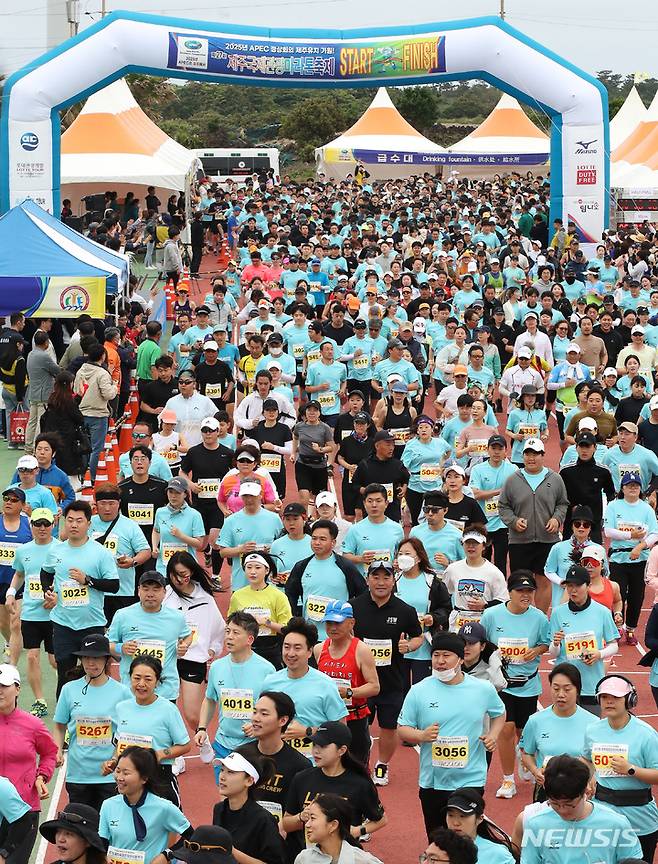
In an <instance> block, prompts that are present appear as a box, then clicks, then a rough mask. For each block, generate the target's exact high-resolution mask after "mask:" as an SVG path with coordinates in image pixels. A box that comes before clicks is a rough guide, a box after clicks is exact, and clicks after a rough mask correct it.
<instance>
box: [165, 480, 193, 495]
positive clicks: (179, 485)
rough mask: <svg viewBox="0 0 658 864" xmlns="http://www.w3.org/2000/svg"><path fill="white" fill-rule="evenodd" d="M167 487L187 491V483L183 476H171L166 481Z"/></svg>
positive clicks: (175, 490) (176, 490) (177, 490)
mask: <svg viewBox="0 0 658 864" xmlns="http://www.w3.org/2000/svg"><path fill="white" fill-rule="evenodd" d="M167 489H173V491H174V492H183V493H185V492H187V490H188V489H189V485H188V482H187V480H186V479H185V477H172V478H171V480H170V481H169V482H168V483H167Z"/></svg>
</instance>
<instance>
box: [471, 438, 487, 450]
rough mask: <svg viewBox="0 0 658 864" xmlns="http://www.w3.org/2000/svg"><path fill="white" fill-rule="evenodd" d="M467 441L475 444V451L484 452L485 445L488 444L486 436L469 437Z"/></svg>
mask: <svg viewBox="0 0 658 864" xmlns="http://www.w3.org/2000/svg"><path fill="white" fill-rule="evenodd" d="M468 443H469V444H475V452H476V453H486V452H487V447H488V446H489V440H488V439H487V438H471V440H470V441H469V442H468Z"/></svg>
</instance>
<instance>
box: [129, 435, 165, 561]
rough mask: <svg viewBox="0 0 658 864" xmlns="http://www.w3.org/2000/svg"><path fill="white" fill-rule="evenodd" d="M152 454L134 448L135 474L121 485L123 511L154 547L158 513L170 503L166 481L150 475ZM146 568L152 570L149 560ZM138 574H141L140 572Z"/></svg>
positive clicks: (132, 467) (132, 465) (136, 446)
mask: <svg viewBox="0 0 658 864" xmlns="http://www.w3.org/2000/svg"><path fill="white" fill-rule="evenodd" d="M152 455H153V454H152V451H151V448H150V447H146V446H145V445H144V444H137V445H135V447H133V448H132V449H131V451H130V467H131V470H132V475H131V476H130V477H126V479H125V480H123V481H122V482H121V483H119V489H120V490H121V512H122V513H123V515H124V516H127V517H128V518H129V519H130V520H131V521H132V522H136V523H137V525H139V527H140V528H141V529H142V531H143V532H144V536H145V537H146V540H147V542H148V543H149V545H151V535H152V534H153V522H154V520H155V512H156V510H157V509H158V508H159V507H165V506H166V505H167V503H168V502H167V484H166V483H165V481H164V480H158V479H157V477H150V476H149V468H150V467H151V457H152ZM145 566H146V568H147V569H149V568H150V569H153V568H152V567H151V565H150V564H149V562H148V561H147V562H146V565H145ZM137 575H140V574H139V570H138V574H137Z"/></svg>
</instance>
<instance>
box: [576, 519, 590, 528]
mask: <svg viewBox="0 0 658 864" xmlns="http://www.w3.org/2000/svg"><path fill="white" fill-rule="evenodd" d="M571 524H572V525H573V527H574V528H591V527H592V523H591V522H586V521H585V520H584V519H575V520H574V521H573V522H572V523H571Z"/></svg>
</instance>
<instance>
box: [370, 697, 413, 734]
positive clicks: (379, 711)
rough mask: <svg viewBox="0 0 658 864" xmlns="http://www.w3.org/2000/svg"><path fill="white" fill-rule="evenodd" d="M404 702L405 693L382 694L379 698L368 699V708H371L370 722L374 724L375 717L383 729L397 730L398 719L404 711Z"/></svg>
mask: <svg viewBox="0 0 658 864" xmlns="http://www.w3.org/2000/svg"><path fill="white" fill-rule="evenodd" d="M403 702H404V693H403V692H402V691H400V692H399V693H380V694H379V695H378V696H373V697H372V699H368V708H370V717H369V718H368V720H369V722H370V723H371V724H372V722H373V721H374V719H375V717H377V722H378V723H379V725H380V727H381V728H382V729H397V728H398V717H399V716H400V711H401V710H402V703H403Z"/></svg>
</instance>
